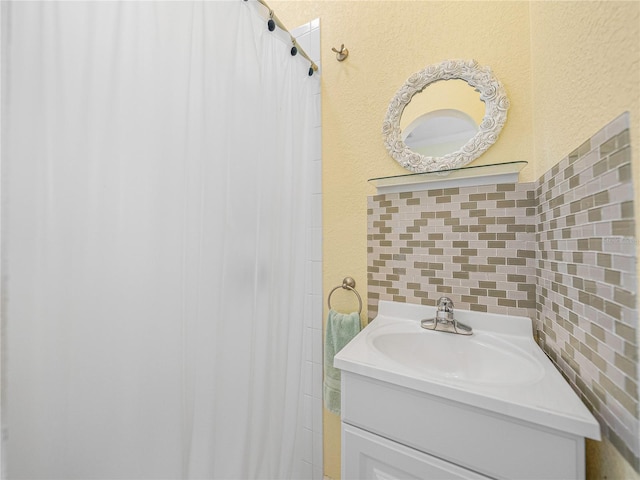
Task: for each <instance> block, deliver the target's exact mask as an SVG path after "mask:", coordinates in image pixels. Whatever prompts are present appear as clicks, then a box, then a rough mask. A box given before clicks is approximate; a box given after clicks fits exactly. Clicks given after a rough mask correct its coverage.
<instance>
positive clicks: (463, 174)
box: [369, 161, 528, 193]
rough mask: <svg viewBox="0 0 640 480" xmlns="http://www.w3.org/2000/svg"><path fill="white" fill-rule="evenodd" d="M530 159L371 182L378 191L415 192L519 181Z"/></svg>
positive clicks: (399, 176)
mask: <svg viewBox="0 0 640 480" xmlns="http://www.w3.org/2000/svg"><path fill="white" fill-rule="evenodd" d="M527 163H528V162H525V161H518V162H506V163H494V164H491V165H473V166H470V167H460V168H452V169H450V170H438V171H436V172H424V173H409V174H406V175H395V176H392V177H379V178H371V179H369V182H370V183H371V184H373V185H374V186H375V187H376V188H377V190H378V193H398V192H415V191H420V190H433V189H436V188H452V187H470V186H474V185H490V184H494V183H495V184H497V183H517V182H518V175H519V173H520V171H521V170H522V169H523V168H524V167H525V166H526V165H527Z"/></svg>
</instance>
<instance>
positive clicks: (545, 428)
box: [334, 302, 600, 480]
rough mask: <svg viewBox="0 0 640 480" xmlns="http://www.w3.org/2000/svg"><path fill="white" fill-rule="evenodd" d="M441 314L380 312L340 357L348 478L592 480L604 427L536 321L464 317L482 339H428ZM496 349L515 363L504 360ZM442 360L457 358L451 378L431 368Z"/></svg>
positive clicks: (399, 308)
mask: <svg viewBox="0 0 640 480" xmlns="http://www.w3.org/2000/svg"><path fill="white" fill-rule="evenodd" d="M433 313H434V312H433V311H431V310H428V307H423V306H418V305H406V304H397V303H395V302H380V305H379V313H378V317H377V318H376V319H375V320H374V321H373V322H372V323H371V324H370V325H369V326H368V327H367V328H365V329H364V330H363V331H362V332H360V334H359V335H358V336H357V337H356V338H355V339H353V340H352V341H351V342H350V343H349V344H348V345H347V346H346V347H345V348H344V349H343V350H341V351H340V352H339V353H338V355H336V357H335V360H334V365H335V366H336V367H337V368H340V369H341V371H342V384H341V385H342V405H341V409H342V414H341V415H342V478H343V480H357V479H362V480H365V479H366V480H371V479H375V480H378V479H379V480H392V479H398V480H400V479H402V480H404V479H420V480H431V479H432V480H444V479H481V478H491V479H511V480H517V479H531V480H550V479H556V480H571V479H575V480H582V479H584V478H585V437H588V438H593V439H596V440H599V439H600V428H599V425H598V423H597V421H596V420H595V418H594V417H593V416H592V415H591V413H590V412H589V411H588V410H587V408H586V407H585V406H584V405H583V404H582V402H581V401H580V399H579V398H578V396H577V395H576V394H575V393H574V392H573V390H572V389H571V388H570V387H569V385H568V384H567V383H566V381H565V380H564V379H563V378H562V376H561V375H560V374H559V372H558V371H557V370H556V369H555V367H554V366H553V364H552V363H551V362H550V361H549V359H548V358H547V357H546V356H545V355H544V353H542V351H541V350H540V349H539V347H538V346H537V345H536V344H535V342H534V341H533V338H532V336H531V323H530V320H529V319H526V318H523V317H507V316H501V315H495V314H483V315H479V314H477V313H475V312H474V313H469V314H468V315H467V314H466V313H468V312H463V311H457V312H456V316H459V317H460V318H459V320H460V321H462V322H464V323H465V324H467V325H470V326H471V327H473V329H474V335H475V337H474V338H470V337H467V338H466V339H463V338H456V336H455V335H454V334H449V333H441V332H433V331H426V330H424V329H421V328H420V326H419V322H420V319H421V318H430V317H432V316H433ZM424 332H427V333H424ZM414 335H425V336H424V337H421V338H419V339H417V340H416V337H415V336H414ZM426 335H429V337H426ZM433 335H440V336H442V337H433ZM459 337H462V336H459ZM440 339H442V342H444V345H446V347H447V348H442V346H443V344H441V343H440V342H441V340H440ZM434 342H435V343H434ZM405 345H408V346H410V347H411V348H409V347H407V349H406V350H403V348H404V346H405ZM484 346H491V351H488V352H486V353H485V352H484V350H483V348H484ZM425 349H428V350H429V351H427V352H426V353H425ZM496 349H499V350H500V356H499V357H495V358H498V359H503V358H504V359H506V360H505V361H506V362H507V363H510V364H509V365H505V362H502V361H494V360H493V359H494V357H493V356H492V355H494V354H495V353H496ZM433 352H436V354H437V355H438V356H440V357H442V356H445V357H447V355H448V352H451V353H450V355H451V361H450V362H449V366H450V368H448V366H447V365H448V364H447V363H446V362H442V361H441V360H442V358H440V359H433V360H432V361H431V364H430V365H429V366H427V365H426V363H425V362H427V361H430V360H431V357H429V355H432V354H433ZM453 356H455V361H454V359H453ZM516 357H519V359H518V358H516ZM447 358H449V357H447ZM413 359H415V361H414V360H413ZM510 359H513V360H512V361H511V362H509V360H510ZM525 361H526V363H519V362H525ZM434 364H436V365H438V367H437V368H433V365H434ZM512 365H516V366H520V365H529V366H530V367H531V368H530V369H529V370H528V373H525V372H524V371H523V368H520V367H518V368H511V366H512ZM496 372H499V375H497V374H495V373H496Z"/></svg>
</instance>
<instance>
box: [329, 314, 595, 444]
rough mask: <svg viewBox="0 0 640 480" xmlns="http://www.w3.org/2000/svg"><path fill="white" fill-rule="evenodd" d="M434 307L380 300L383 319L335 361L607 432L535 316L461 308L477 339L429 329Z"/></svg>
mask: <svg viewBox="0 0 640 480" xmlns="http://www.w3.org/2000/svg"><path fill="white" fill-rule="evenodd" d="M435 313H436V309H435V307H427V306H422V305H411V304H405V303H399V302H389V301H380V303H379V306H378V316H377V317H376V318H375V320H374V321H373V322H372V323H371V324H370V325H369V326H368V327H366V328H365V329H363V330H362V331H361V332H360V333H359V334H358V335H357V336H356V338H354V339H353V340H352V341H351V342H349V344H347V346H346V347H344V348H343V349H342V350H341V351H340V352H338V354H337V355H336V356H335V357H334V366H335V367H336V368H339V369H341V370H342V372H343V376H342V378H343V381H344V379H345V377H347V376H351V375H358V376H360V377H367V378H369V379H371V380H373V381H378V382H385V383H391V384H394V385H397V386H400V387H404V388H408V389H412V390H418V391H420V392H423V393H427V394H430V395H435V396H437V397H440V398H444V399H447V400H451V401H455V402H459V403H464V404H467V405H471V406H473V407H477V408H482V409H485V410H488V411H493V412H495V413H498V414H501V415H507V416H510V417H513V418H516V419H519V420H523V421H527V422H531V423H535V424H537V425H542V426H545V427H548V428H552V429H555V430H561V431H564V432H567V433H571V434H575V435H580V436H584V437H589V438H594V439H599V438H600V429H599V426H598V423H597V422H596V420H595V419H594V418H593V415H591V413H590V412H589V411H588V410H587V408H586V407H585V406H584V405H583V404H582V402H581V401H580V399H579V398H578V396H577V395H576V394H575V393H574V392H573V390H572V389H571V387H570V386H569V384H568V383H567V382H566V381H565V380H564V378H563V377H562V376H561V375H560V373H559V372H558V370H557V369H556V368H555V366H554V365H553V364H552V363H551V361H550V360H549V359H548V358H547V356H546V355H545V354H544V353H543V352H542V350H541V349H540V347H538V345H537V344H536V343H535V341H534V339H533V334H532V330H533V329H532V324H531V319H529V318H525V317H518V316H512V315H499V314H492V313H479V312H470V311H464V310H455V318H456V320H458V321H459V322H462V323H464V324H465V325H468V326H470V327H471V328H473V334H472V335H470V336H465V335H457V334H453V333H446V332H439V331H433V330H426V329H423V328H422V327H421V326H420V320H421V319H425V318H433V317H434V316H435Z"/></svg>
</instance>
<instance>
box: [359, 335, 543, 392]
mask: <svg viewBox="0 0 640 480" xmlns="http://www.w3.org/2000/svg"><path fill="white" fill-rule="evenodd" d="M367 340H368V343H369V345H370V346H371V348H372V349H374V350H376V351H377V352H379V353H380V354H382V355H384V356H385V357H387V358H388V359H389V360H390V361H392V362H396V363H399V364H401V365H404V366H406V367H407V368H408V369H409V370H411V371H413V372H414V373H415V375H418V376H422V377H424V376H427V377H440V378H443V379H446V380H448V381H452V382H456V383H477V384H490V385H517V384H523V383H532V382H536V381H538V380H540V379H541V378H542V376H543V374H544V370H543V368H542V365H540V363H539V362H538V361H537V360H536V359H535V358H534V357H533V356H531V355H530V354H529V353H527V352H526V351H525V350H523V349H521V348H518V347H516V346H514V345H513V344H511V343H509V342H508V341H506V340H504V339H502V338H500V337H498V336H497V335H491V334H488V333H476V334H474V335H472V336H464V335H455V334H451V333H443V332H434V331H432V330H425V329H423V328H420V326H419V325H418V324H409V325H403V326H402V327H398V326H396V327H391V328H389V327H386V328H381V329H378V330H377V331H376V332H374V333H373V334H372V335H369V337H368V339H367Z"/></svg>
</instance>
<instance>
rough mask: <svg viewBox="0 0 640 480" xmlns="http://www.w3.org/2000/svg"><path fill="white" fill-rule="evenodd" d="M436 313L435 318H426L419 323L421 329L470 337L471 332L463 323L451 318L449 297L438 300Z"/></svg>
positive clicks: (451, 310)
mask: <svg viewBox="0 0 640 480" xmlns="http://www.w3.org/2000/svg"><path fill="white" fill-rule="evenodd" d="M437 305H438V311H437V312H436V317H435V318H427V319H425V320H422V321H421V322H420V325H421V326H422V328H426V329H427V330H435V331H439V332H448V333H457V334H458V335H471V334H472V333H473V330H471V327H468V326H467V325H465V324H464V323H460V322H458V321H457V320H456V319H455V318H453V302H452V301H451V299H450V298H449V297H440V298H439V299H438V304H437Z"/></svg>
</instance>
